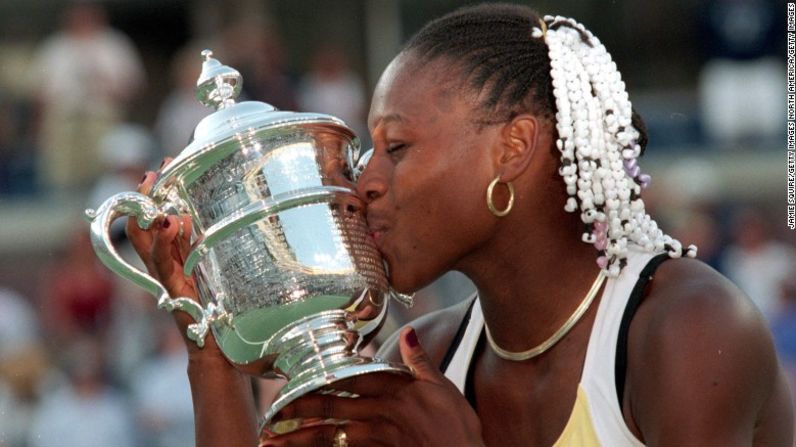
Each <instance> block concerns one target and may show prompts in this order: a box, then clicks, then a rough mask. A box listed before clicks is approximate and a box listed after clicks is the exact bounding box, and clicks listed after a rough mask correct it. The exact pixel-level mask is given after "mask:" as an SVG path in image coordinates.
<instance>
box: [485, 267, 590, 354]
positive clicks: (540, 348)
mask: <svg viewBox="0 0 796 447" xmlns="http://www.w3.org/2000/svg"><path fill="white" fill-rule="evenodd" d="M604 280H605V275H604V274H603V272H602V271H600V274H599V275H597V279H595V280H594V284H592V285H591V289H590V290H589V293H587V294H586V297H585V298H583V301H581V303H580V305H578V308H577V309H575V312H574V313H573V314H572V315H570V316H569V318H568V319H567V321H565V322H564V325H563V326H561V327H560V328H559V329H558V330H557V331H556V332H555V333H554V334H553V335H552V336H550V338H548V339H547V340H545V341H543V342H542V343H541V344H539V345H537V346H534V347H533V348H531V349H529V350H527V351H522V352H513V351H507V350H505V349H503V348H501V347H500V346H498V345H497V343H495V340H493V339H492V334H491V333H490V332H489V326H487V325H486V321H484V329H486V340H487V341H488V342H489V347H491V348H492V351H494V352H495V354H497V356H498V357H500V358H502V359H505V360H511V361H512V362H522V361H524V360H528V359H531V358H534V357H536V356H538V355H540V354H542V353H544V352H545V351H547V350H548V349H550V348H551V347H553V345H555V344H556V343H558V342H559V341H560V340H561V339H562V338H564V335H567V332H569V331H570V329H572V327H573V326H575V324H576V323H577V322H578V321H579V320H580V318H581V317H582V316H583V314H585V313H586V310H588V309H589V306H591V303H592V302H593V301H594V297H596V296H597V291H598V290H600V287H601V286H602V285H603V281H604Z"/></svg>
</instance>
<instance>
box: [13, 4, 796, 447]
mask: <svg viewBox="0 0 796 447" xmlns="http://www.w3.org/2000/svg"><path fill="white" fill-rule="evenodd" d="M705 3H706V5H708V6H707V7H706V9H705V10H704V11H703V13H704V23H703V26H702V29H703V30H705V36H704V37H703V41H702V42H703V43H705V47H706V48H710V49H711V51H709V52H706V53H705V55H704V64H703V67H704V68H703V70H702V72H701V76H700V79H699V81H698V82H699V86H698V91H697V92H696V93H695V96H696V97H697V98H698V101H699V107H698V109H699V113H698V114H697V116H699V117H701V118H694V119H693V121H697V122H698V126H696V127H693V126H690V125H688V126H684V127H683V126H681V127H680V128H679V129H678V131H682V133H683V134H684V135H686V137H680V138H689V140H688V141H687V143H690V144H695V145H696V147H700V146H710V147H714V148H715V147H719V148H725V147H726V148H731V149H728V150H739V149H738V148H740V150H744V149H743V148H744V147H747V148H751V149H749V150H757V149H758V148H759V147H760V144H761V142H771V141H773V142H774V145H775V146H776V147H777V148H779V147H784V145H783V144H780V143H779V142H781V141H784V125H783V123H782V122H780V121H779V120H777V119H773V118H772V117H779V116H783V115H784V100H783V98H784V90H783V88H784V87H783V86H784V82H783V80H784V64H783V63H782V62H783V59H782V57H781V54H784V53H776V51H778V47H777V45H778V44H777V43H776V42H774V43H773V44H772V42H773V40H772V39H781V37H782V36H783V35H784V33H783V32H780V31H779V28H778V27H779V26H780V22H782V23H784V19H783V17H784V15H783V11H779V10H778V9H772V8H770V7H769V2H765V1H756V0H745V1H741V0H734V1H722V0H716V1H711V2H705ZM711 5H712V9H711ZM775 6H777V8H778V7H779V5H778V4H776V5H775ZM60 23H61V27H60V28H59V29H58V30H56V31H54V32H52V33H51V34H50V35H49V36H47V37H46V38H45V39H43V40H42V41H41V42H40V43H39V44H38V46H37V47H36V48H35V49H33V50H32V52H31V53H30V54H27V55H23V56H20V60H29V61H30V63H29V64H27V70H26V71H24V72H23V75H22V76H13V77H12V76H8V77H0V201H3V200H30V201H35V200H38V199H40V198H42V197H52V196H59V195H69V196H71V197H75V196H77V197H80V198H81V200H82V201H83V202H84V204H85V205H86V206H87V207H96V206H97V205H99V204H100V203H101V202H102V201H103V200H104V199H105V198H107V197H109V196H110V195H112V194H114V193H116V192H121V191H129V190H134V189H135V188H136V185H137V184H138V182H139V181H140V177H141V175H142V174H143V172H144V171H145V170H147V169H153V168H156V167H157V166H158V165H159V163H160V160H162V158H163V157H166V156H174V155H176V154H177V153H179V152H180V151H181V149H182V148H183V147H184V146H185V145H186V144H187V143H188V141H189V140H190V138H191V134H192V132H193V129H194V127H195V126H196V124H197V123H198V122H199V121H200V120H201V119H202V118H203V117H204V116H206V115H207V114H208V113H209V110H208V109H206V108H204V107H203V106H201V105H200V104H199V103H198V102H197V101H196V99H195V95H194V91H193V89H194V86H195V82H196V78H197V76H198V74H199V71H200V58H199V56H198V55H199V52H200V50H201V49H202V48H203V47H212V48H213V49H214V50H215V52H216V54H219V55H223V57H222V60H223V62H224V63H225V64H228V65H230V66H233V67H235V68H237V69H238V70H239V71H240V72H241V73H242V75H243V77H244V80H245V82H244V92H243V96H244V97H245V98H247V99H252V100H260V101H266V102H269V103H271V104H273V105H274V106H276V107H277V108H281V109H287V110H297V111H314V112H323V113H329V114H333V115H335V116H338V117H340V118H342V119H343V120H344V121H346V122H347V123H348V124H349V125H350V126H351V127H352V128H353V129H354V130H355V131H356V132H357V133H358V134H359V135H360V136H361V137H362V138H363V140H365V141H367V128H366V126H365V123H364V122H365V116H366V113H367V104H368V90H367V88H366V85H365V82H364V80H363V79H362V77H361V76H360V75H359V74H358V73H357V72H356V71H355V70H353V69H352V68H351V61H349V60H348V59H347V57H348V53H347V52H346V51H345V49H344V48H342V47H340V46H339V45H335V44H333V43H330V42H324V43H322V44H318V45H317V46H316V48H315V50H314V51H313V52H312V55H309V56H308V58H307V60H308V61H309V62H308V63H307V66H306V68H305V69H304V70H302V71H301V73H299V74H297V73H295V72H292V71H291V69H290V68H289V67H291V66H292V64H291V63H290V61H289V57H290V55H289V54H287V52H286V51H285V49H284V47H283V45H282V43H281V40H280V36H279V33H278V31H277V30H276V28H274V27H271V26H268V23H267V21H265V20H264V19H263V18H261V17H257V16H247V17H245V18H243V19H238V20H234V21H231V22H230V23H229V24H228V25H226V26H225V27H223V29H222V30H221V31H220V32H219V33H218V34H217V35H215V36H212V37H205V38H202V39H201V40H197V41H193V42H187V43H186V44H185V45H184V47H183V48H182V49H180V50H179V51H176V52H175V53H174V55H173V59H172V63H171V64H170V66H169V67H158V69H162V70H163V71H164V72H165V71H166V70H168V72H169V73H170V77H169V78H168V79H169V82H170V86H171V87H170V88H169V92H170V93H169V94H168V96H167V97H165V98H163V100H162V102H161V103H160V104H159V107H158V108H157V113H156V115H155V116H153V117H152V119H151V120H150V121H149V122H145V123H142V122H134V121H133V120H132V119H131V116H132V113H131V112H132V111H133V110H134V108H135V107H136V106H138V105H139V100H140V98H141V97H142V96H145V94H146V93H145V92H146V87H147V85H148V84H147V83H148V82H152V81H151V78H152V73H151V70H150V73H147V70H146V69H145V67H144V64H143V63H142V58H141V55H140V54H139V50H138V49H137V48H136V45H135V43H134V42H133V41H132V40H131V39H130V38H129V37H128V36H126V35H125V34H123V33H122V32H120V31H118V30H116V29H114V28H113V27H112V26H111V23H110V22H109V20H108V16H107V14H106V12H105V11H104V10H103V9H102V7H101V5H100V4H98V3H94V2H86V1H81V2H72V3H69V6H68V7H67V8H65V10H64V12H63V15H62V19H61V22H60ZM772 48H773V50H772ZM8 66H9V67H11V66H12V65H8ZM158 76H159V77H162V78H165V76H163V73H158ZM148 78H149V79H148ZM23 82H29V83H31V84H32V85H35V86H36V88H33V89H31V88H21V87H20V85H21V83H23ZM728 92H732V94H728ZM631 98H632V94H631ZM649 116H650V117H651V118H650V119H649V120H648V125H649V128H650V134H651V135H652V138H653V141H652V142H651V146H650V147H651V149H650V150H652V148H654V146H655V137H656V135H657V136H660V137H661V138H660V139H661V140H664V141H666V139H667V138H666V134H667V132H669V131H670V130H671V128H670V126H671V120H669V121H666V120H657V119H656V116H657V114H656V111H655V110H652V113H650V115H649ZM681 124H682V123H681ZM694 129H697V130H694ZM688 135H690V136H688ZM669 141H670V142H671V141H672V139H671V138H669ZM719 150H721V149H719ZM783 159H784V157H783ZM667 172H668V173H669V174H671V175H670V176H667V177H664V178H659V179H657V180H658V182H659V183H660V184H657V185H656V186H655V187H653V188H652V189H651V190H650V191H649V192H650V194H649V197H648V201H649V207H650V209H651V210H652V213H653V214H654V215H656V216H657V217H658V218H659V220H660V221H661V224H662V226H663V227H664V228H667V229H669V230H670V233H671V234H672V236H674V237H676V238H678V239H680V240H682V241H684V242H685V243H695V244H697V245H698V246H699V258H701V259H702V260H704V261H705V262H708V263H709V264H710V265H711V266H713V267H714V268H716V269H718V270H719V271H721V272H722V273H724V274H725V275H727V276H728V277H729V278H730V279H732V280H733V281H734V282H735V283H736V284H737V285H738V286H739V287H740V288H741V289H742V290H743V291H745V292H746V293H747V294H748V295H749V296H750V297H751V298H752V300H753V301H754V302H755V303H756V304H757V306H758V308H759V309H760V311H761V313H762V315H763V316H764V317H765V318H766V319H767V321H768V322H769V323H770V327H771V329H772V333H773V335H774V341H775V344H776V347H777V349H778V352H779V355H780V356H781V359H782V361H783V362H784V364H785V365H786V367H787V369H788V373H789V374H790V375H791V378H792V379H793V382H792V383H794V384H796V249H795V246H794V238H793V233H792V232H791V233H788V232H787V230H786V229H785V228H784V217H783V218H782V219H780V218H779V214H777V213H781V211H782V210H781V209H780V208H784V204H782V203H780V202H778V201H777V200H779V199H781V198H775V199H774V200H773V201H771V200H767V199H765V200H760V201H745V202H743V203H738V202H737V201H736V200H734V198H733V197H728V196H727V195H724V194H722V180H721V175H722V173H721V172H720V171H717V170H716V168H715V167H713V166H710V165H702V164H699V163H698V162H695V161H692V160H690V159H681V160H679V161H677V162H675V161H672V163H671V168H670V169H669V170H667ZM782 176H783V178H784V170H783V174H782ZM772 202H773V207H775V208H776V207H778V208H776V210H774V211H773V212H772ZM772 216H777V217H776V219H773V218H772ZM114 239H115V240H116V242H117V243H118V244H119V247H120V250H122V251H126V252H130V248H129V247H128V246H127V245H126V243H125V236H124V234H123V231H122V229H121V228H119V229H117V230H116V231H115V234H114ZM65 240H68V243H67V244H64V245H63V246H62V247H54V248H53V250H56V251H55V252H54V253H53V255H52V256H49V257H48V261H47V265H44V266H41V268H39V267H35V268H36V269H37V272H36V274H35V276H36V278H37V283H36V288H35V289H36V290H35V291H33V292H29V293H26V294H24V295H23V294H22V293H20V292H19V291H16V290H12V289H11V288H8V287H5V285H4V284H2V283H0V447H23V446H27V447H38V446H44V445H58V446H63V447H70V446H105V445H117V446H122V447H123V446H187V445H193V416H192V407H191V399H190V389H189V387H188V384H187V380H186V375H185V368H186V365H187V356H186V353H185V349H184V348H183V346H182V340H181V337H180V335H179V334H178V333H177V332H176V328H175V327H174V325H173V323H172V322H171V320H170V317H169V316H168V315H164V314H163V313H162V312H159V311H156V310H155V306H154V302H153V300H152V298H151V297H149V296H147V295H146V293H145V292H143V291H141V290H140V289H137V288H136V287H135V286H133V285H131V284H129V283H126V282H124V281H123V280H121V279H119V278H117V277H115V276H114V275H112V274H111V273H110V272H109V271H108V270H107V269H106V268H105V267H104V266H102V265H101V264H100V263H99V261H98V260H97V258H96V256H95V255H94V253H93V250H92V248H91V243H90V240H89V237H88V231H87V226H86V225H85V224H84V223H80V224H75V225H74V227H73V228H72V229H71V230H70V235H69V237H66V238H65ZM125 258H126V259H134V256H133V255H132V253H127V254H126V255H125ZM20 268H23V267H22V266H20ZM471 287H472V286H471V285H470V284H469V283H467V281H466V280H465V279H464V278H463V277H461V275H457V274H449V275H446V276H445V277H443V278H442V279H441V280H440V281H438V282H436V283H435V284H433V285H432V286H430V287H429V288H427V289H424V290H423V291H421V292H420V297H418V299H417V303H418V305H417V306H416V308H413V309H412V310H411V311H410V310H403V309H395V308H394V309H395V310H394V311H391V315H390V321H389V322H388V325H387V328H385V331H383V332H385V333H388V332H389V331H390V330H393V329H395V328H396V327H398V326H399V325H400V324H403V323H404V322H406V321H408V320H409V319H411V318H413V317H416V316H417V315H419V314H422V313H423V312H426V311H428V310H432V309H434V308H437V307H439V306H443V305H448V304H452V303H453V302H455V301H456V300H458V299H461V298H462V297H463V296H465V295H467V294H468V293H469V291H470V290H471ZM263 388H264V391H263V393H262V396H263V399H264V400H265V401H267V400H268V397H267V396H266V394H267V393H268V392H269V391H268V386H264V387H263ZM794 388H796V387H794Z"/></svg>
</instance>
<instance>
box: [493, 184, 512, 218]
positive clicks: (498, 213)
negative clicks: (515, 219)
mask: <svg viewBox="0 0 796 447" xmlns="http://www.w3.org/2000/svg"><path fill="white" fill-rule="evenodd" d="M498 182H500V176H497V177H495V179H494V180H492V182H491V183H490V184H489V186H488V187H487V188H486V206H487V208H489V211H490V212H491V213H492V214H494V215H495V217H503V216H505V215H506V214H508V213H509V212H510V211H511V207H513V206H514V185H512V184H511V182H506V186H507V187H508V188H509V203H508V205H506V208H505V209H503V210H498V209H497V208H496V207H495V202H494V201H493V200H492V192H493V191H494V190H495V185H497V184H498Z"/></svg>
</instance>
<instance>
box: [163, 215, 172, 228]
mask: <svg viewBox="0 0 796 447" xmlns="http://www.w3.org/2000/svg"><path fill="white" fill-rule="evenodd" d="M170 225H171V221H170V220H169V218H168V217H167V218H165V219H163V228H168V227H169V226H170Z"/></svg>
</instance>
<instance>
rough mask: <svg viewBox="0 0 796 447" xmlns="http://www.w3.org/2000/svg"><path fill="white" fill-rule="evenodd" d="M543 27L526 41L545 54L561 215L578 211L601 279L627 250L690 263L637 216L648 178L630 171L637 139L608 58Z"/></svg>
mask: <svg viewBox="0 0 796 447" xmlns="http://www.w3.org/2000/svg"><path fill="white" fill-rule="evenodd" d="M544 22H545V23H543V24H542V28H534V30H533V34H532V35H533V37H535V38H543V39H544V40H545V43H546V44H547V46H548V49H549V56H550V67H551V69H550V75H551V78H552V83H553V95H554V96H555V99H556V109H557V112H556V129H557V130H558V140H557V141H556V147H557V148H558V150H559V151H560V153H561V167H560V168H559V170H558V172H559V174H560V175H561V177H562V178H563V179H564V183H565V185H566V189H567V194H568V195H569V198H568V199H567V202H566V204H565V205H564V209H565V210H566V211H567V212H570V213H574V212H576V211H578V210H580V217H581V220H582V221H583V223H584V224H586V228H587V230H586V231H585V232H584V233H583V235H582V237H581V239H582V240H583V241H584V242H586V243H588V244H593V245H594V247H595V248H596V249H597V250H598V252H599V253H600V256H599V257H598V258H597V264H598V265H599V266H600V268H601V269H602V270H603V272H604V273H605V274H607V275H609V276H617V275H619V272H620V271H621V270H622V268H623V267H624V266H625V264H626V263H627V261H626V258H627V252H628V244H629V243H633V244H635V245H637V246H640V247H641V248H642V249H644V250H645V251H648V252H662V251H666V252H667V253H668V254H669V256H671V257H673V258H678V257H681V256H683V255H686V256H690V257H694V256H696V251H697V249H696V247H695V246H693V245H691V246H689V247H688V248H687V249H686V250H685V251H684V250H683V247H682V245H681V244H680V242H679V241H677V240H675V239H673V238H672V237H671V236H669V235H667V234H664V233H663V231H661V229H660V228H658V224H657V223H656V222H655V220H653V219H652V218H651V217H650V216H649V214H647V212H646V210H645V207H644V202H643V201H642V200H641V190H642V189H643V188H646V187H647V186H648V185H649V183H650V177H649V175H646V174H643V173H642V172H641V169H640V168H639V166H638V161H637V159H638V157H639V155H641V147H640V146H639V144H638V138H639V133H638V131H637V130H636V129H635V128H634V127H633V125H632V114H633V109H632V106H631V104H630V100H629V98H628V94H627V91H626V89H625V83H624V82H623V81H622V77H621V76H620V74H619V71H618V70H617V67H616V64H615V63H614V62H613V61H612V60H611V55H610V54H608V51H607V50H606V49H605V46H603V45H602V43H600V40H599V39H597V37H595V36H594V35H593V34H592V33H591V32H590V31H588V30H587V29H586V28H585V27H584V26H583V25H581V24H580V23H578V22H576V21H574V20H572V19H570V18H566V17H561V16H555V17H553V16H545V18H544ZM582 36H583V37H585V40H586V41H585V42H584V39H583V37H582Z"/></svg>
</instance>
